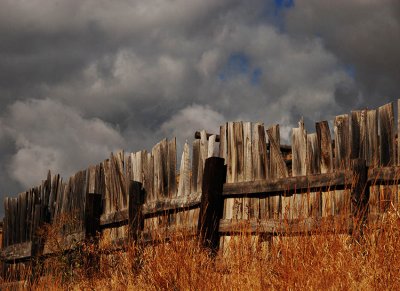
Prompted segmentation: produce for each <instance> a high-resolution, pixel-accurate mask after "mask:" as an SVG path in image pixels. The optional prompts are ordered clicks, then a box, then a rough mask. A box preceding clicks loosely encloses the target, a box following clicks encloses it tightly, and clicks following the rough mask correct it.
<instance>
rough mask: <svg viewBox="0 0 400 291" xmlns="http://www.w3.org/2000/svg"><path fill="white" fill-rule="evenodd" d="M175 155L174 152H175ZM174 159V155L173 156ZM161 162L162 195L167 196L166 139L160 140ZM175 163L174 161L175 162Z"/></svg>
mask: <svg viewBox="0 0 400 291" xmlns="http://www.w3.org/2000/svg"><path fill="white" fill-rule="evenodd" d="M175 155H176V152H175ZM175 160H176V157H175ZM161 163H162V175H163V179H162V182H163V185H162V189H163V192H162V194H163V196H164V197H168V140H167V139H163V140H162V141H161ZM175 165H176V162H175Z"/></svg>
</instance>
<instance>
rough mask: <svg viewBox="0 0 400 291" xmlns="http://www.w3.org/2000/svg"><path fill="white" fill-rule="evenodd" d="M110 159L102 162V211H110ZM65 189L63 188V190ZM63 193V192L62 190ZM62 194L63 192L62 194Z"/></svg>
mask: <svg viewBox="0 0 400 291" xmlns="http://www.w3.org/2000/svg"><path fill="white" fill-rule="evenodd" d="M110 167H111V166H110V160H109V159H107V160H105V161H104V162H103V168H104V180H105V191H104V198H103V201H104V204H103V205H104V207H103V213H110V212H112V209H111V207H112V204H113V203H112V201H111V191H112V190H111V170H110ZM64 191H65V190H64ZM63 193H65V192H63ZM63 196H64V194H63Z"/></svg>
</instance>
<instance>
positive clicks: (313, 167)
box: [307, 133, 321, 175]
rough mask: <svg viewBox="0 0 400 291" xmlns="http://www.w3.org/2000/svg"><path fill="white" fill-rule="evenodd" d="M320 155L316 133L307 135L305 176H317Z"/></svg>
mask: <svg viewBox="0 0 400 291" xmlns="http://www.w3.org/2000/svg"><path fill="white" fill-rule="evenodd" d="M320 163H321V154H320V148H319V146H318V137H317V134H316V133H310V134H307V175H310V174H311V175H312V174H319V173H320V172H321V168H320Z"/></svg>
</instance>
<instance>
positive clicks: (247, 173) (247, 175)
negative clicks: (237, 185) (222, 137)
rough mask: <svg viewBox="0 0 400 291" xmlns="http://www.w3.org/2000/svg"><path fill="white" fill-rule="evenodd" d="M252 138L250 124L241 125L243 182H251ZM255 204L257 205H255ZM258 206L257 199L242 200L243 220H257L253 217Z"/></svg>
mask: <svg viewBox="0 0 400 291" xmlns="http://www.w3.org/2000/svg"><path fill="white" fill-rule="evenodd" d="M251 141H252V137H251V122H244V123H243V147H244V152H243V155H244V157H243V180H244V181H253V159H252V158H253V155H252V144H251ZM256 202H257V204H256ZM256 206H258V199H257V198H244V199H243V218H244V219H247V218H258V216H257V217H255V216H254V214H255V213H258V209H255V208H256Z"/></svg>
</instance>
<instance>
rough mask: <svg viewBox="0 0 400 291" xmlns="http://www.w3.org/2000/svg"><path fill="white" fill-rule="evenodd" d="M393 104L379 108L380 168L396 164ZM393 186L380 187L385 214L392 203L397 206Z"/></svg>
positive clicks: (381, 205) (381, 209)
mask: <svg viewBox="0 0 400 291" xmlns="http://www.w3.org/2000/svg"><path fill="white" fill-rule="evenodd" d="M393 111H394V110H393V103H389V104H386V105H383V106H381V107H379V109H378V112H379V131H380V135H379V145H380V166H382V167H385V166H393V165H395V164H396V150H395V128H394V113H393ZM392 190H394V187H393V186H383V185H382V186H381V187H380V201H379V205H380V211H382V212H385V211H387V209H388V208H389V207H390V203H391V202H392V203H393V204H397V203H396V202H397V201H396V200H397V195H395V193H392V192H396V191H397V187H396V191H392Z"/></svg>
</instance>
